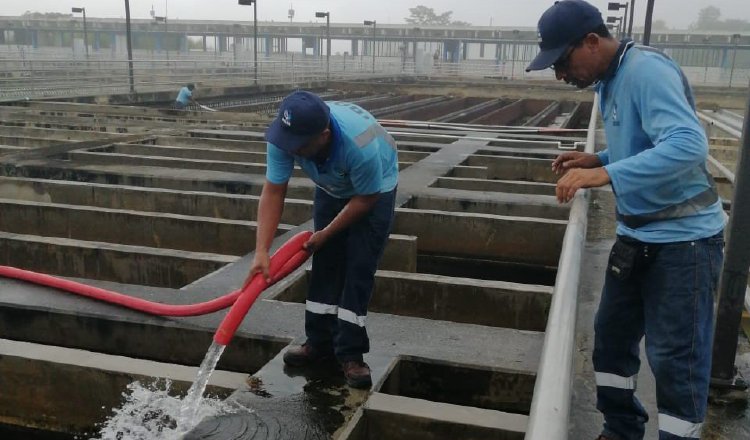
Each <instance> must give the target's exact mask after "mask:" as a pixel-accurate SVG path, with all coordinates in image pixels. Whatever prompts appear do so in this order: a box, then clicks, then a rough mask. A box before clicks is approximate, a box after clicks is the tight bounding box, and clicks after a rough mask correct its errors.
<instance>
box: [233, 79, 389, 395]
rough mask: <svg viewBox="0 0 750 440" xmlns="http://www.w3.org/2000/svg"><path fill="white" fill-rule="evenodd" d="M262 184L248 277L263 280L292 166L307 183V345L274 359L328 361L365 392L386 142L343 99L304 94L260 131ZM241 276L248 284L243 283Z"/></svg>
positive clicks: (385, 208) (385, 228) (384, 221)
mask: <svg viewBox="0 0 750 440" xmlns="http://www.w3.org/2000/svg"><path fill="white" fill-rule="evenodd" d="M266 140H267V141H268V157H267V168H266V183H265V184H264V186H263V191H262V193H261V196H260V205H259V208H258V233H257V242H256V248H255V258H254V260H253V263H252V266H251V268H250V274H249V278H250V277H252V276H253V275H254V274H256V273H258V272H260V273H263V275H264V276H266V277H267V276H268V264H269V256H268V249H269V247H270V246H271V241H272V240H273V237H274V233H275V232H276V228H277V226H278V224H279V220H280V217H281V212H282V209H283V204H284V197H285V195H286V189H287V183H288V181H289V178H290V177H291V175H292V171H293V169H294V164H295V162H296V163H297V164H298V165H299V166H300V167H301V168H302V169H303V170H304V171H305V173H306V174H307V175H308V176H309V177H310V178H311V179H312V180H313V181H314V182H315V184H316V185H317V187H316V188H315V201H314V205H313V217H314V223H315V233H314V234H313V235H312V237H310V240H309V241H308V242H307V243H306V244H305V247H306V248H307V249H308V250H310V251H311V252H314V254H313V262H312V276H311V278H310V286H309V290H308V293H307V301H306V303H305V334H306V336H307V341H306V342H305V343H304V344H303V345H301V346H295V347H292V348H290V349H289V350H287V352H286V353H284V362H285V363H286V364H287V365H290V366H296V367H301V366H307V365H310V364H313V363H317V362H320V361H325V360H328V359H332V358H333V357H334V356H335V358H336V359H337V360H338V361H339V362H340V363H341V366H342V368H343V370H344V376H345V378H346V381H347V383H348V384H349V386H352V387H356V388H369V387H370V385H371V384H372V379H371V377H370V368H369V366H368V365H367V364H366V363H365V362H364V361H363V357H362V356H363V354H364V353H367V352H368V351H369V349H370V345H369V339H368V336H367V330H366V329H365V317H366V315H367V306H368V304H369V302H370V296H371V294H372V289H373V284H374V281H375V271H376V270H377V265H378V261H379V260H380V257H381V256H382V254H383V250H384V248H385V244H386V241H387V240H388V235H389V234H390V231H391V226H392V225H393V215H394V214H393V213H394V206H395V200H396V185H397V183H398V158H397V154H396V142H395V141H394V140H393V138H392V137H391V136H390V135H389V134H388V133H387V132H386V131H385V129H383V127H381V126H380V125H379V124H378V122H377V121H376V120H375V118H374V117H373V116H372V115H370V114H369V113H367V112H366V111H365V110H363V109H362V108H361V107H359V106H357V105H354V104H350V103H346V102H327V103H326V102H323V100H321V99H320V98H319V97H318V96H316V95H314V94H312V93H309V92H304V91H299V92H295V93H292V94H291V95H289V96H287V97H286V98H285V99H284V100H283V101H282V103H281V106H280V108H279V114H278V117H277V118H276V119H275V120H274V121H273V122H272V123H271V125H270V126H269V128H268V131H267V132H266ZM249 278H248V279H249Z"/></svg>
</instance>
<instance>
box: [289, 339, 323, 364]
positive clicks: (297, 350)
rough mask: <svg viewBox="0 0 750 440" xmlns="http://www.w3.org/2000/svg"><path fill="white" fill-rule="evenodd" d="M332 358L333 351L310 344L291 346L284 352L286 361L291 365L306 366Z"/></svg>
mask: <svg viewBox="0 0 750 440" xmlns="http://www.w3.org/2000/svg"><path fill="white" fill-rule="evenodd" d="M332 358H333V351H321V350H317V349H315V348H313V347H312V346H311V345H308V344H302V345H295V346H292V347H289V349H288V350H287V351H286V353H284V363H285V364H287V365H289V366H290V367H304V366H307V365H311V364H315V363H318V362H322V361H325V360H329V359H332Z"/></svg>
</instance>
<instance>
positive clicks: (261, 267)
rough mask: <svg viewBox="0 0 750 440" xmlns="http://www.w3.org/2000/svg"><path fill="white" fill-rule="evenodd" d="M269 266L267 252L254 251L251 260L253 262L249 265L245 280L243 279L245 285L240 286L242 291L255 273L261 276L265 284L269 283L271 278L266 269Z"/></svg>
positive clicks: (269, 260)
mask: <svg viewBox="0 0 750 440" xmlns="http://www.w3.org/2000/svg"><path fill="white" fill-rule="evenodd" d="M270 265H271V257H269V256H268V252H267V251H258V250H256V251H255V257H254V258H253V262H252V264H251V265H250V272H249V273H248V275H247V279H245V283H244V284H242V288H243V289H244V288H245V287H246V286H247V285H248V284H250V281H251V280H252V279H253V277H254V276H255V274H256V273H261V274H263V278H264V279H265V280H266V282H268V283H270V282H271V276H270V274H269V273H268V267H269V266H270Z"/></svg>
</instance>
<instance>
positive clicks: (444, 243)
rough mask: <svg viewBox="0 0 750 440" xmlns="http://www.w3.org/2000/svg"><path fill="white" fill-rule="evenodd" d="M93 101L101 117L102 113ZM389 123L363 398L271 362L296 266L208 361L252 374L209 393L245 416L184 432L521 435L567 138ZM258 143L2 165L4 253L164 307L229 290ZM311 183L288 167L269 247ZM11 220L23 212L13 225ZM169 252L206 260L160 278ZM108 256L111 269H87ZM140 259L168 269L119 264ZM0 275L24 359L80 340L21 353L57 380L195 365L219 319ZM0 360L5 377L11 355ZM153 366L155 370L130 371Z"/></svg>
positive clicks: (42, 156)
mask: <svg viewBox="0 0 750 440" xmlns="http://www.w3.org/2000/svg"><path fill="white" fill-rule="evenodd" d="M386 99H387V98H385V97H382V98H381V97H376V98H373V99H372V102H376V101H381V102H384V101H386ZM391 105H393V104H391ZM464 105H466V106H468V107H471V106H476V105H477V102H476V101H469V100H467V101H465V102H464ZM548 105H549V104H548ZM545 108H546V107H545ZM97 111H101V112H102V113H104V114H105V115H106V108H102V109H99V110H97ZM450 111H453V112H455V111H456V110H455V109H452V108H451V109H450ZM219 116H220V115H218V116H216V117H217V118H218V117H219ZM146 124H148V122H146ZM398 131H399V133H398V134H396V135H395V137H396V139H397V142H398V143H399V157H400V159H401V161H402V162H403V164H404V165H403V169H402V173H401V181H400V185H399V200H398V205H399V208H398V211H397V215H396V224H395V227H394V231H393V234H392V236H391V238H390V240H389V243H388V249H387V251H386V254H385V256H384V259H383V264H382V265H381V267H380V270H379V271H378V273H377V275H376V287H375V293H374V295H373V302H372V305H371V308H370V315H369V316H368V331H369V332H370V334H371V338H372V347H371V354H370V355H369V358H368V361H369V362H370V364H371V366H372V368H373V374H374V379H375V381H376V385H375V387H374V390H373V393H372V394H368V393H357V392H354V391H352V390H349V389H347V388H346V387H345V386H344V385H343V382H342V381H341V379H340V377H338V375H336V374H333V375H332V374H331V373H330V372H321V371H313V372H304V373H301V372H294V371H286V370H285V369H284V368H283V366H282V363H281V355H282V353H283V351H284V347H285V346H286V345H287V344H288V343H289V342H290V341H292V340H293V339H295V338H298V337H299V335H301V334H303V330H302V323H303V315H304V305H303V304H302V302H303V301H304V295H305V290H306V284H307V276H308V275H307V274H308V270H307V268H301V269H300V270H298V271H297V272H295V273H294V274H293V276H291V277H290V278H289V279H288V280H285V282H284V283H280V284H279V285H277V286H274V288H273V289H271V290H270V291H268V292H266V293H265V294H264V295H263V297H262V299H261V300H260V301H259V302H258V305H257V306H256V307H254V309H253V310H251V312H250V314H249V315H248V318H247V319H246V320H245V323H244V324H243V326H242V328H241V332H242V336H243V338H244V339H242V338H241V340H240V342H239V343H238V344H237V345H238V346H237V347H236V349H237V350H239V351H237V352H236V353H235V354H234V355H231V354H229V355H225V356H224V357H223V358H222V361H223V362H224V361H225V358H226V362H227V364H225V365H220V368H221V369H223V370H226V371H229V372H239V373H241V374H244V375H247V374H251V375H252V376H251V377H250V379H248V380H245V381H244V382H243V383H241V384H237V385H236V386H235V385H232V386H230V387H229V388H230V389H231V388H232V387H234V388H233V389H231V390H230V391H229V392H228V393H229V394H230V395H229V397H228V398H227V399H226V400H227V401H232V402H236V403H237V404H239V405H243V406H247V407H252V408H254V409H255V411H256V412H255V415H252V416H251V415H248V414H247V413H241V414H228V415H217V416H216V417H212V418H209V419H207V420H206V421H205V422H204V423H203V424H202V425H200V426H198V427H197V428H196V431H195V433H194V437H193V438H219V437H216V435H217V434H216V433H217V432H223V433H224V434H225V435H226V436H225V437H222V438H232V435H234V434H237V438H241V437H240V436H239V432H240V430H241V429H248V427H250V428H252V427H258V426H265V427H276V429H279V430H281V431H284V430H285V429H286V431H285V432H286V433H287V434H285V435H287V436H288V438H330V437H331V436H333V435H335V436H336V437H337V438H352V439H358V438H368V439H369V438H393V436H394V433H395V432H401V433H404V435H405V436H406V437H407V438H422V437H420V435H426V434H424V433H427V432H433V434H432V435H433V437H431V438H456V435H457V434H455V433H457V432H459V430H463V431H460V432H470V433H476V435H480V434H482V435H490V436H494V437H499V438H523V436H524V433H525V432H526V426H527V424H528V423H529V414H530V413H531V412H532V409H531V408H532V406H533V403H532V402H533V401H534V399H535V397H536V395H537V393H538V391H537V392H535V388H534V381H535V380H538V378H537V371H538V369H539V359H540V356H543V355H542V353H543V351H544V350H547V348H543V340H544V338H545V337H549V334H548V333H549V332H547V333H545V329H546V328H547V326H549V325H550V319H553V316H554V314H550V312H549V311H550V310H551V309H552V310H554V309H555V301H556V296H557V291H558V289H559V288H560V283H559V277H560V276H561V274H560V269H561V265H562V264H563V263H564V262H563V260H560V255H561V253H562V254H563V255H565V251H564V249H565V247H566V246H565V244H564V243H565V242H566V240H568V239H566V238H565V237H567V235H568V234H570V232H566V231H569V230H570V228H571V224H576V225H577V224H578V221H579V220H578V219H577V217H576V220H575V221H574V222H571V221H570V218H571V217H570V212H569V209H568V208H567V207H560V206H559V205H557V203H556V202H555V201H554V198H553V196H552V195H551V194H550V186H551V185H552V181H553V177H552V176H550V174H549V163H550V160H551V159H552V158H553V157H554V155H555V154H556V153H557V145H559V144H560V142H563V141H566V142H567V140H568V139H570V138H560V137H554V136H549V135H536V136H535V135H533V134H528V135H525V137H523V138H521V139H515V140H514V142H506V141H504V140H503V139H504V136H503V135H502V134H500V133H493V132H491V131H487V132H483V131H481V129H480V128H479V127H474V128H473V131H457V130H453V129H445V128H444V129H433V130H419V129H399V130H398ZM444 136H447V137H444ZM261 138H262V129H261V128H258V129H254V128H252V127H248V128H246V129H245V130H244V131H243V130H231V131H230V130H226V129H218V130H208V129H205V128H196V129H191V130H187V131H183V132H182V133H170V134H151V135H147V136H144V137H142V138H133V139H127V140H124V141H119V140H115V139H112V138H102V139H100V140H99V141H94V140H92V141H88V142H87V143H86V145H85V146H83V147H81V146H79V145H64V144H55V145H53V146H51V147H46V148H40V149H38V151H30V152H28V153H29V155H26V156H13V157H10V158H8V157H0V161H2V162H3V165H4V166H3V167H2V169H3V170H4V172H3V176H0V203H1V204H2V205H3V212H4V213H9V215H8V216H4V217H3V223H2V224H0V231H2V234H4V236H7V237H6V239H7V240H8V241H7V242H8V243H17V245H15V246H16V247H14V249H16V250H17V251H18V253H15V252H6V253H4V255H3V258H4V260H3V264H8V265H17V266H22V267H28V266H32V267H33V265H34V264H39V263H38V262H39V261H44V260H54V261H56V263H55V264H47V265H45V266H44V267H42V270H43V271H47V272H51V273H55V271H57V270H60V271H61V272H62V273H60V274H61V275H65V276H69V277H74V278H85V279H86V282H88V283H93V284H96V285H99V286H103V287H111V288H113V289H114V290H120V291H123V292H124V293H127V294H130V295H134V296H138V297H143V298H148V299H151V300H156V301H160V302H167V303H190V302H197V301H201V300H205V299H209V298H211V297H213V296H214V295H216V294H218V293H223V292H226V291H229V290H232V289H233V288H236V287H237V285H238V283H241V282H242V280H243V279H244V275H245V274H246V270H247V266H248V264H249V259H250V258H251V255H249V254H248V252H249V251H250V250H251V249H252V248H253V244H252V243H253V235H254V234H253V233H252V230H253V229H252V227H253V224H252V221H253V219H254V218H255V215H256V213H257V202H258V194H259V191H260V186H261V185H262V182H263V179H262V174H263V172H264V163H265V156H264V148H263V147H264V145H263V144H262V142H260V139H261ZM576 140H577V139H576ZM97 142H98V144H97ZM92 155H94V157H97V159H96V160H93V159H91V157H92ZM201 163H203V164H204V165H203V166H200V164H201ZM238 164H239V165H240V166H241V167H240V168H236V166H237V165H238ZM243 164H257V165H258V166H257V167H250V166H248V165H243ZM243 167H244V168H243ZM457 170H458V171H457ZM311 190H312V186H311V184H310V183H309V182H307V181H306V180H305V179H301V178H295V179H293V180H292V182H291V184H290V196H291V197H292V200H289V203H288V205H287V209H285V213H284V216H285V217H284V224H285V225H287V226H284V227H283V228H282V229H281V230H280V231H279V236H278V238H277V239H276V240H275V243H280V242H282V241H283V240H285V239H286V237H288V236H290V235H291V234H294V233H295V232H296V231H298V230H300V229H304V228H309V227H310V226H311V225H310V221H309V218H310V213H311V207H312V191H311ZM14 218H17V219H19V220H15V219H14ZM21 218H29V219H36V220H34V221H32V222H27V224H24V222H23V221H21V220H20V219H21ZM160 225H161V226H160ZM211 228H213V230H215V232H212V233H211V234H207V235H209V237H208V238H209V239H207V240H205V241H201V239H199V238H198V235H199V234H201V233H202V231H208V230H211ZM149 231H151V232H152V233H151V234H150V235H149V234H148V233H147V232H149ZM237 237H244V238H241V239H237ZM453 237H455V238H453ZM42 239H44V240H42ZM45 240H46V241H45ZM66 240H67V241H66ZM568 241H569V240H568ZM36 242H43V245H42V244H39V245H34V246H31V247H33V248H34V249H36V250H35V251H34V252H27V253H26V254H23V252H21V251H20V249H21V247H22V246H23V245H24V244H29V243H36ZM86 246H88V248H87V247H86ZM76 247H77V249H78V250H76V251H65V250H64V249H68V248H76ZM136 248H138V249H136ZM87 249H88V250H87ZM105 249H109V250H110V251H111V255H106V253H105V252H103V250H105ZM118 252H119V254H118ZM170 252H171V253H174V254H179V255H183V256H187V257H188V260H191V261H200V258H197V255H195V254H198V253H201V255H204V257H201V258H204V259H206V258H207V256H209V255H212V256H215V257H211V258H213V259H214V260H215V261H216V265H215V266H212V267H205V268H204V269H202V270H200V271H198V272H195V274H194V275H191V276H186V275H181V276H180V277H175V276H174V274H175V273H176V271H177V267H181V266H185V265H186V264H187V262H183V263H175V264H174V266H168V265H165V263H164V261H166V259H165V258H166V257H165V256H164V255H161V254H163V253H167V254H168V253H170ZM147 254H158V255H157V256H155V257H153V258H152V259H148V258H146V255H147ZM75 255H79V257H75ZM118 255H119V256H118ZM61 256H62V257H61ZM219 257H221V258H219ZM149 258H150V257H149ZM193 259H195V260H193ZM209 260H210V259H209ZM139 261H141V262H145V263H143V264H142V265H141V266H139V265H138V264H136V263H137V262H139ZM67 262H70V264H67V265H66V264H63V263H67ZM105 263H106V264H105ZM566 264H570V263H566ZM107 265H109V266H110V267H111V269H108V270H109V271H110V272H111V274H112V275H111V276H102V275H97V271H94V270H91V268H99V267H105V266H107ZM60 268H67V269H65V271H62V269H60ZM148 268H152V269H153V271H154V272H155V273H160V274H162V277H163V274H171V275H172V276H173V277H172V278H169V277H166V278H164V277H163V278H159V277H158V276H157V275H151V276H149V277H146V276H131V277H126V276H123V274H126V273H130V272H133V273H148ZM97 270H100V269H97ZM99 273H103V271H101V270H100V272H99ZM152 279H153V280H158V279H166V280H168V281H164V282H161V281H160V282H158V283H157V282H154V281H152ZM556 279H558V282H557V283H556V282H555V280H556ZM0 283H1V284H0V285H1V286H2V288H0V316H2V320H0V322H3V324H2V326H3V333H2V334H3V335H4V337H5V338H7V339H10V340H14V341H19V342H20V341H23V342H25V343H30V344H37V345H40V346H41V347H36V349H38V350H39V351H40V352H45V351H47V350H52V351H54V350H55V349H60V350H63V349H64V350H83V351H85V352H86V353H92V354H91V355H90V356H91V357H92V358H96V362H93V361H92V363H91V364H86V365H78V366H71V365H69V364H68V363H66V362H62V361H55V358H54V356H53V357H50V358H44V357H43V356H41V355H40V356H38V357H39V358H40V359H32V360H33V361H34V362H40V364H39V365H40V367H39V369H37V370H35V371H43V369H44V368H50V370H49V371H55V372H56V373H55V374H61V375H62V374H70V376H64V377H69V378H70V381H71V382H76V381H77V380H81V381H83V380H84V379H85V378H86V377H87V376H90V375H91V374H93V373H91V372H92V371H95V372H97V374H99V375H100V376H101V374H102V373H101V371H108V370H107V369H106V368H105V367H104V365H105V364H106V362H105V358H106V356H126V357H128V358H129V359H135V360H133V361H132V363H133V364H137V363H138V362H161V363H165V364H168V365H164V366H161V367H157V369H158V368H163V369H164V370H165V371H167V370H170V369H171V368H172V367H171V365H174V364H179V365H188V366H194V365H197V362H199V361H200V359H199V358H198V359H197V360H196V357H197V356H199V354H202V353H201V352H202V351H205V348H206V347H208V345H209V344H208V342H207V340H206V337H207V335H209V334H210V329H213V328H215V326H216V324H217V323H218V321H219V320H220V319H221V317H222V316H223V314H222V313H215V314H212V315H209V316H205V317H195V318H187V319H181V320H174V319H158V318H148V317H144V316H141V315H139V314H136V313H134V312H123V311H121V310H119V309H116V308H114V307H111V306H108V305H105V304H98V303H91V302H90V301H87V300H84V299H80V298H73V297H70V296H65V295H61V294H59V293H57V292H53V291H50V290H49V289H44V288H40V287H30V286H27V285H25V284H23V283H19V282H13V281H9V280H0ZM147 286H155V287H147ZM243 341H244V342H243ZM233 346H234V344H233V345H232V346H231V347H233ZM243 347H245V348H244V351H243ZM25 349H26V350H31V348H29V347H26V348H25ZM187 349H189V350H190V352H189V353H188V352H185V351H184V350H187ZM72 353H78V352H72ZM87 356H88V355H87ZM16 357H19V356H16ZM20 357H21V358H22V359H21V360H23V358H24V356H20ZM71 357H72V358H74V359H75V358H76V357H84V356H83V355H82V354H79V355H75V354H73V355H71ZM3 359H5V358H3ZM8 359H11V357H8ZM29 359H31V358H29ZM30 361H31V360H30ZM8 362H10V361H8ZM19 362H20V361H19ZM127 363H131V361H128V362H127ZM3 365H6V366H7V368H8V369H9V374H10V372H16V374H18V371H19V368H20V367H19V366H18V365H20V364H12V363H6V361H4V360H3V361H0V368H2V366H3ZM27 365H28V364H27ZM156 365H161V364H156ZM114 370H117V369H114ZM112 373H113V374H114V376H112V377H111V378H110V379H107V380H110V381H111V382H109V383H110V385H108V389H111V390H117V393H122V387H123V384H125V383H126V382H127V381H125V380H122V379H121V377H123V376H122V374H123V372H122V371H119V370H117V371H114V372H112ZM115 373H116V374H115ZM125 373H127V372H125ZM129 374H130V375H131V376H132V377H136V376H138V374H140V373H138V374H136V372H131V373H129ZM227 374H229V376H230V377H234V376H231V374H230V373H227ZM117 375H120V376H117ZM150 375H151V376H159V375H160V374H155V373H146V374H143V375H142V376H150ZM165 375H166V373H165ZM30 376H33V375H30ZM105 376H106V374H105ZM115 376H116V377H118V378H120V379H115ZM173 376H174V377H175V380H176V381H179V380H180V377H181V376H180V375H179V374H176V373H175V374H174V375H173ZM61 377H63V376H61ZM125 377H129V376H127V374H126V375H125ZM139 377H140V376H139ZM243 377H245V376H243ZM19 380H20V379H19ZM86 380H88V379H86ZM102 380H104V379H102ZM18 383H22V382H18ZM81 383H83V382H81ZM87 383H88V382H87ZM86 389H88V386H87V387H86ZM538 389H539V388H538V387H537V390H538ZM59 392H60V390H58V389H56V388H55V386H53V385H50V386H49V388H48V389H45V390H44V392H43V394H44V398H46V399H48V400H49V401H50V404H52V403H53V402H58V404H59V402H60V401H61V399H62V398H61V395H60V394H59ZM117 395H118V396H119V394H117ZM98 399H100V398H99V397H95V398H92V400H98ZM101 399H102V400H103V401H106V399H104V398H101ZM112 405H114V404H112ZM59 406H63V405H59ZM109 407H110V405H109V401H107V410H109ZM0 408H1V409H0V414H3V413H4V415H2V417H0V421H4V422H6V423H8V422H9V421H10V422H11V423H12V424H14V425H23V426H25V427H26V428H41V429H47V430H50V431H54V432H68V433H71V432H85V431H86V430H90V429H92V426H93V425H94V424H95V423H96V422H101V420H102V418H103V417H105V416H106V414H103V413H102V412H101V411H100V412H98V413H96V414H95V415H94V414H93V413H92V414H90V415H89V416H88V417H86V419H87V422H88V423H89V425H87V426H82V425H85V423H83V422H75V423H73V420H72V419H71V420H67V418H68V417H69V416H68V415H62V413H60V414H61V415H60V416H59V417H58V418H57V419H55V420H57V422H58V423H57V424H52V423H48V422H49V420H52V418H47V419H45V420H42V421H40V420H34V419H33V417H32V416H31V415H32V414H33V409H32V408H15V409H14V408H13V405H11V404H10V402H8V403H7V404H6V405H4V406H1V407H0ZM99 409H101V408H99ZM14 411H15V412H14ZM105 412H107V411H105ZM70 417H72V416H70ZM532 417H533V416H532ZM425 420H427V421H428V422H425ZM305 432H306V433H308V434H304V433H305ZM212 433H213V434H212ZM295 433H302V434H300V435H301V436H298V437H294V435H295ZM212 435H213V436H214V437H211V436H212ZM305 435H306V436H307V437H304V436H305ZM425 438H426V437H425Z"/></svg>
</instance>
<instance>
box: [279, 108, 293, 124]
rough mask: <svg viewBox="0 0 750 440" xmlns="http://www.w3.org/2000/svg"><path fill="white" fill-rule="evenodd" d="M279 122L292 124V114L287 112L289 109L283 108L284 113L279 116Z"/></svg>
mask: <svg viewBox="0 0 750 440" xmlns="http://www.w3.org/2000/svg"><path fill="white" fill-rule="evenodd" d="M281 122H282V123H283V124H284V125H286V126H287V127H291V126H292V114H291V113H289V110H284V115H283V116H282V117H281Z"/></svg>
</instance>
